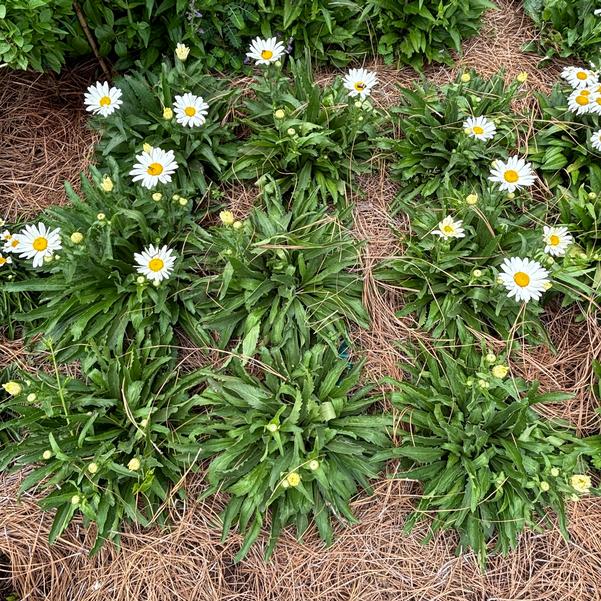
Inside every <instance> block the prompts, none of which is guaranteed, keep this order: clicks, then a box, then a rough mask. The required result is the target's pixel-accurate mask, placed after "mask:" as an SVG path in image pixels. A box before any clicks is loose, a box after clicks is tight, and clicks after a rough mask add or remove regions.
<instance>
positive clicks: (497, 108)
mask: <svg viewBox="0 0 601 601" xmlns="http://www.w3.org/2000/svg"><path fill="white" fill-rule="evenodd" d="M467 75H469V77H470V81H469V82H465V83H464V82H462V80H461V77H462V76H458V77H457V79H456V81H455V82H453V83H451V84H448V85H443V86H435V85H434V84H432V83H429V82H424V83H423V84H421V85H417V86H416V87H415V89H408V88H401V95H402V96H401V103H400V105H399V106H397V107H393V108H392V109H391V113H392V119H393V124H394V127H395V132H396V135H395V137H394V138H390V137H386V138H381V139H380V147H381V148H383V149H384V150H386V151H389V152H391V154H392V157H393V160H394V163H393V165H392V168H393V176H394V177H396V178H397V179H398V180H399V181H400V183H401V192H400V194H399V198H398V199H397V201H396V202H394V203H393V204H392V206H391V209H392V210H393V212H397V211H398V210H399V204H398V203H399V202H403V201H407V200H410V199H411V198H413V197H414V196H418V195H419V196H421V197H428V196H432V195H433V194H438V195H440V193H441V192H442V191H443V190H444V189H445V188H448V187H450V186H454V187H457V186H458V185H462V184H465V183H467V182H474V183H476V184H477V183H478V181H480V182H484V181H486V179H487V178H488V176H489V175H490V168H491V162H492V161H493V160H495V159H503V158H506V157H507V156H508V154H515V148H516V142H517V136H518V134H519V132H520V131H521V130H522V129H523V125H522V124H521V123H520V116H519V115H515V114H514V113H513V111H512V109H511V103H512V101H513V100H515V99H516V98H518V97H519V86H520V84H519V82H517V81H514V82H513V83H511V84H510V85H507V84H506V83H505V81H504V76H503V73H498V74H496V75H494V76H493V77H491V78H490V79H483V78H481V77H479V76H478V75H476V74H475V73H473V72H472V73H471V74H470V73H468V74H467ZM479 116H483V117H486V118H487V119H489V120H492V121H493V122H494V123H495V124H496V127H497V133H496V135H495V137H494V138H493V139H492V140H488V141H486V142H484V141H480V140H476V139H474V138H470V137H469V136H467V135H466V134H465V132H464V131H463V122H464V121H465V120H466V119H467V118H469V117H479Z"/></svg>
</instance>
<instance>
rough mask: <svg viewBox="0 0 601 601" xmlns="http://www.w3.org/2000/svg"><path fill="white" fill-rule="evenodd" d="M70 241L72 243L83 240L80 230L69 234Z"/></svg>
mask: <svg viewBox="0 0 601 601" xmlns="http://www.w3.org/2000/svg"><path fill="white" fill-rule="evenodd" d="M71 242H73V244H81V243H82V242H83V234H82V233H81V232H73V233H72V234H71Z"/></svg>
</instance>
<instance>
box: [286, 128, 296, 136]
mask: <svg viewBox="0 0 601 601" xmlns="http://www.w3.org/2000/svg"><path fill="white" fill-rule="evenodd" d="M286 133H287V134H288V135H289V136H293V135H294V134H295V133H296V130H295V129H294V127H289V128H288V130H287V131H286Z"/></svg>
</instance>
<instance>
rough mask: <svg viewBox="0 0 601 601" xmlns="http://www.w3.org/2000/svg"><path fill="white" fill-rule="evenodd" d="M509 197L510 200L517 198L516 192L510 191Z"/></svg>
mask: <svg viewBox="0 0 601 601" xmlns="http://www.w3.org/2000/svg"><path fill="white" fill-rule="evenodd" d="M507 198H509V200H513V199H514V198H515V194H514V193H513V192H510V193H509V194H508V195H507Z"/></svg>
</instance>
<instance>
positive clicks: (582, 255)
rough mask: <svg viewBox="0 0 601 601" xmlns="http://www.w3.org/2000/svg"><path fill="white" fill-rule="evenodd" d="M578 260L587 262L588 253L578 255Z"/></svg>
mask: <svg viewBox="0 0 601 601" xmlns="http://www.w3.org/2000/svg"><path fill="white" fill-rule="evenodd" d="M578 258H579V259H582V260H583V261H586V260H587V259H588V257H587V255H586V253H578Z"/></svg>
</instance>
